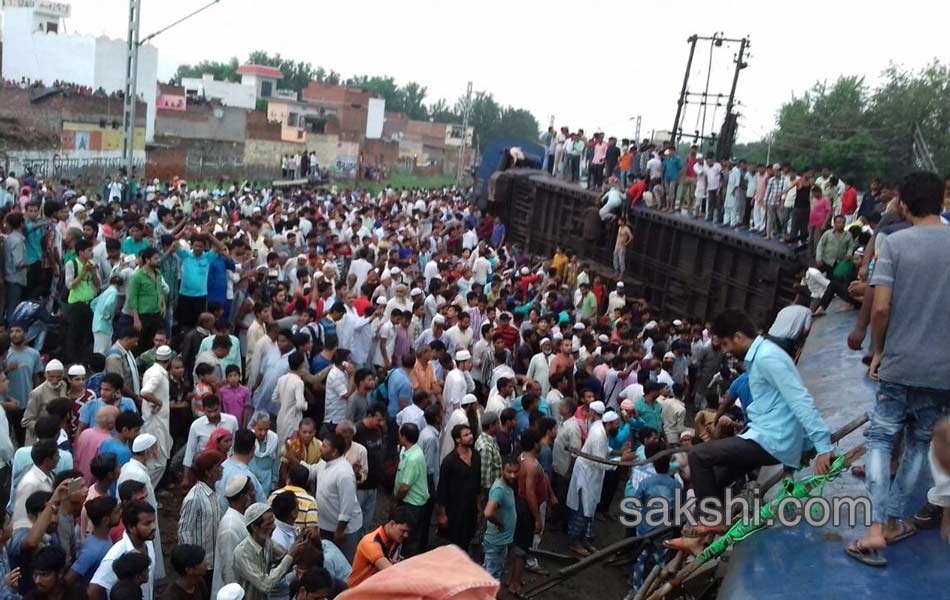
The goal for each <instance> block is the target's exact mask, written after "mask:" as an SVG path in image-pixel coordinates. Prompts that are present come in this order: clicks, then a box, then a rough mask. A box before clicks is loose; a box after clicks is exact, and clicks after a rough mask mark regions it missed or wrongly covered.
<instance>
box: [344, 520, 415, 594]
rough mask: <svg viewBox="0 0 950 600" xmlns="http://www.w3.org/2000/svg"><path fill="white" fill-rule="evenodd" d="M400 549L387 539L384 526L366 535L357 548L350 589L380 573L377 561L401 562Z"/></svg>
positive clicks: (349, 584)
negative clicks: (383, 559)
mask: <svg viewBox="0 0 950 600" xmlns="http://www.w3.org/2000/svg"><path fill="white" fill-rule="evenodd" d="M400 548H402V546H401V545H397V544H393V543H391V542H390V541H389V538H388V537H386V529H385V527H384V526H382V525H380V526H379V528H377V529H376V531H371V532H370V533H367V534H366V535H364V536H363V539H361V540H360V543H359V545H358V546H357V547H356V555H355V556H354V557H353V572H352V573H351V574H350V580H349V581H348V582H347V585H348V586H349V587H350V589H352V588H355V587H356V586H358V585H359V584H361V583H363V582H364V581H366V580H367V579H369V578H370V577H372V576H373V575H375V574H376V573H378V572H379V569H377V568H376V561H377V560H379V559H381V558H386V559H387V560H388V561H389V562H391V563H393V564H396V563H397V562H398V561H399V550H400Z"/></svg>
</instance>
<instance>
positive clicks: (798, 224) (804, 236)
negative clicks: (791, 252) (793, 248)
mask: <svg viewBox="0 0 950 600" xmlns="http://www.w3.org/2000/svg"><path fill="white" fill-rule="evenodd" d="M808 213H809V209H807V208H798V207H795V208H794V209H792V233H791V236H790V237H791V239H792V240H793V241H796V242H807V241H808Z"/></svg>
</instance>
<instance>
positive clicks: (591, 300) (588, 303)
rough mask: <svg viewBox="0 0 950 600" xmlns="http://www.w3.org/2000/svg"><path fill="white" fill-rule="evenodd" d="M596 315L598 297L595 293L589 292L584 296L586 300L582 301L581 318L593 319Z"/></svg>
mask: <svg viewBox="0 0 950 600" xmlns="http://www.w3.org/2000/svg"><path fill="white" fill-rule="evenodd" d="M596 313H597V296H595V295H594V292H587V295H586V296H584V299H583V300H582V301H581V318H582V319H591V318H593V317H594V314H596Z"/></svg>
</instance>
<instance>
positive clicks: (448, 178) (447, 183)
mask: <svg viewBox="0 0 950 600" xmlns="http://www.w3.org/2000/svg"><path fill="white" fill-rule="evenodd" d="M454 185H455V175H435V176H433V177H420V176H419V175H413V174H412V173H411V172H409V171H405V170H397V171H395V172H393V174H392V175H391V176H390V177H388V178H387V179H385V180H384V181H382V182H370V183H366V182H363V183H360V188H361V189H363V190H365V191H368V192H369V193H371V194H377V193H379V191H380V190H382V189H385V188H387V187H390V186H392V188H393V189H396V190H399V189H402V188H424V189H428V188H440V187H452V186H454ZM462 185H463V186H469V185H472V178H471V177H468V176H465V177H463V178H462Z"/></svg>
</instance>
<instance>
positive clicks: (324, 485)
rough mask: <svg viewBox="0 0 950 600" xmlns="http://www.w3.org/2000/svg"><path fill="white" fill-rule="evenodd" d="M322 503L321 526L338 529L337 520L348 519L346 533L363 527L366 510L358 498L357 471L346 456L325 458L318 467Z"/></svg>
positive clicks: (332, 529)
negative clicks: (332, 458)
mask: <svg viewBox="0 0 950 600" xmlns="http://www.w3.org/2000/svg"><path fill="white" fill-rule="evenodd" d="M316 477H317V493H316V495H315V496H314V498H315V499H316V501H317V506H319V507H320V528H321V529H325V530H327V531H334V530H335V529H336V526H337V523H339V522H340V521H346V522H347V524H346V529H345V533H348V534H349V533H356V532H357V531H359V530H360V528H362V527H363V511H362V510H360V503H359V502H358V501H357V499H356V474H355V473H353V467H352V466H351V465H350V463H349V462H347V460H346V458H344V457H342V456H341V457H339V458H336V459H334V460H331V461H330V462H327V461H321V462H320V463H319V464H318V465H317V469H316Z"/></svg>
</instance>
